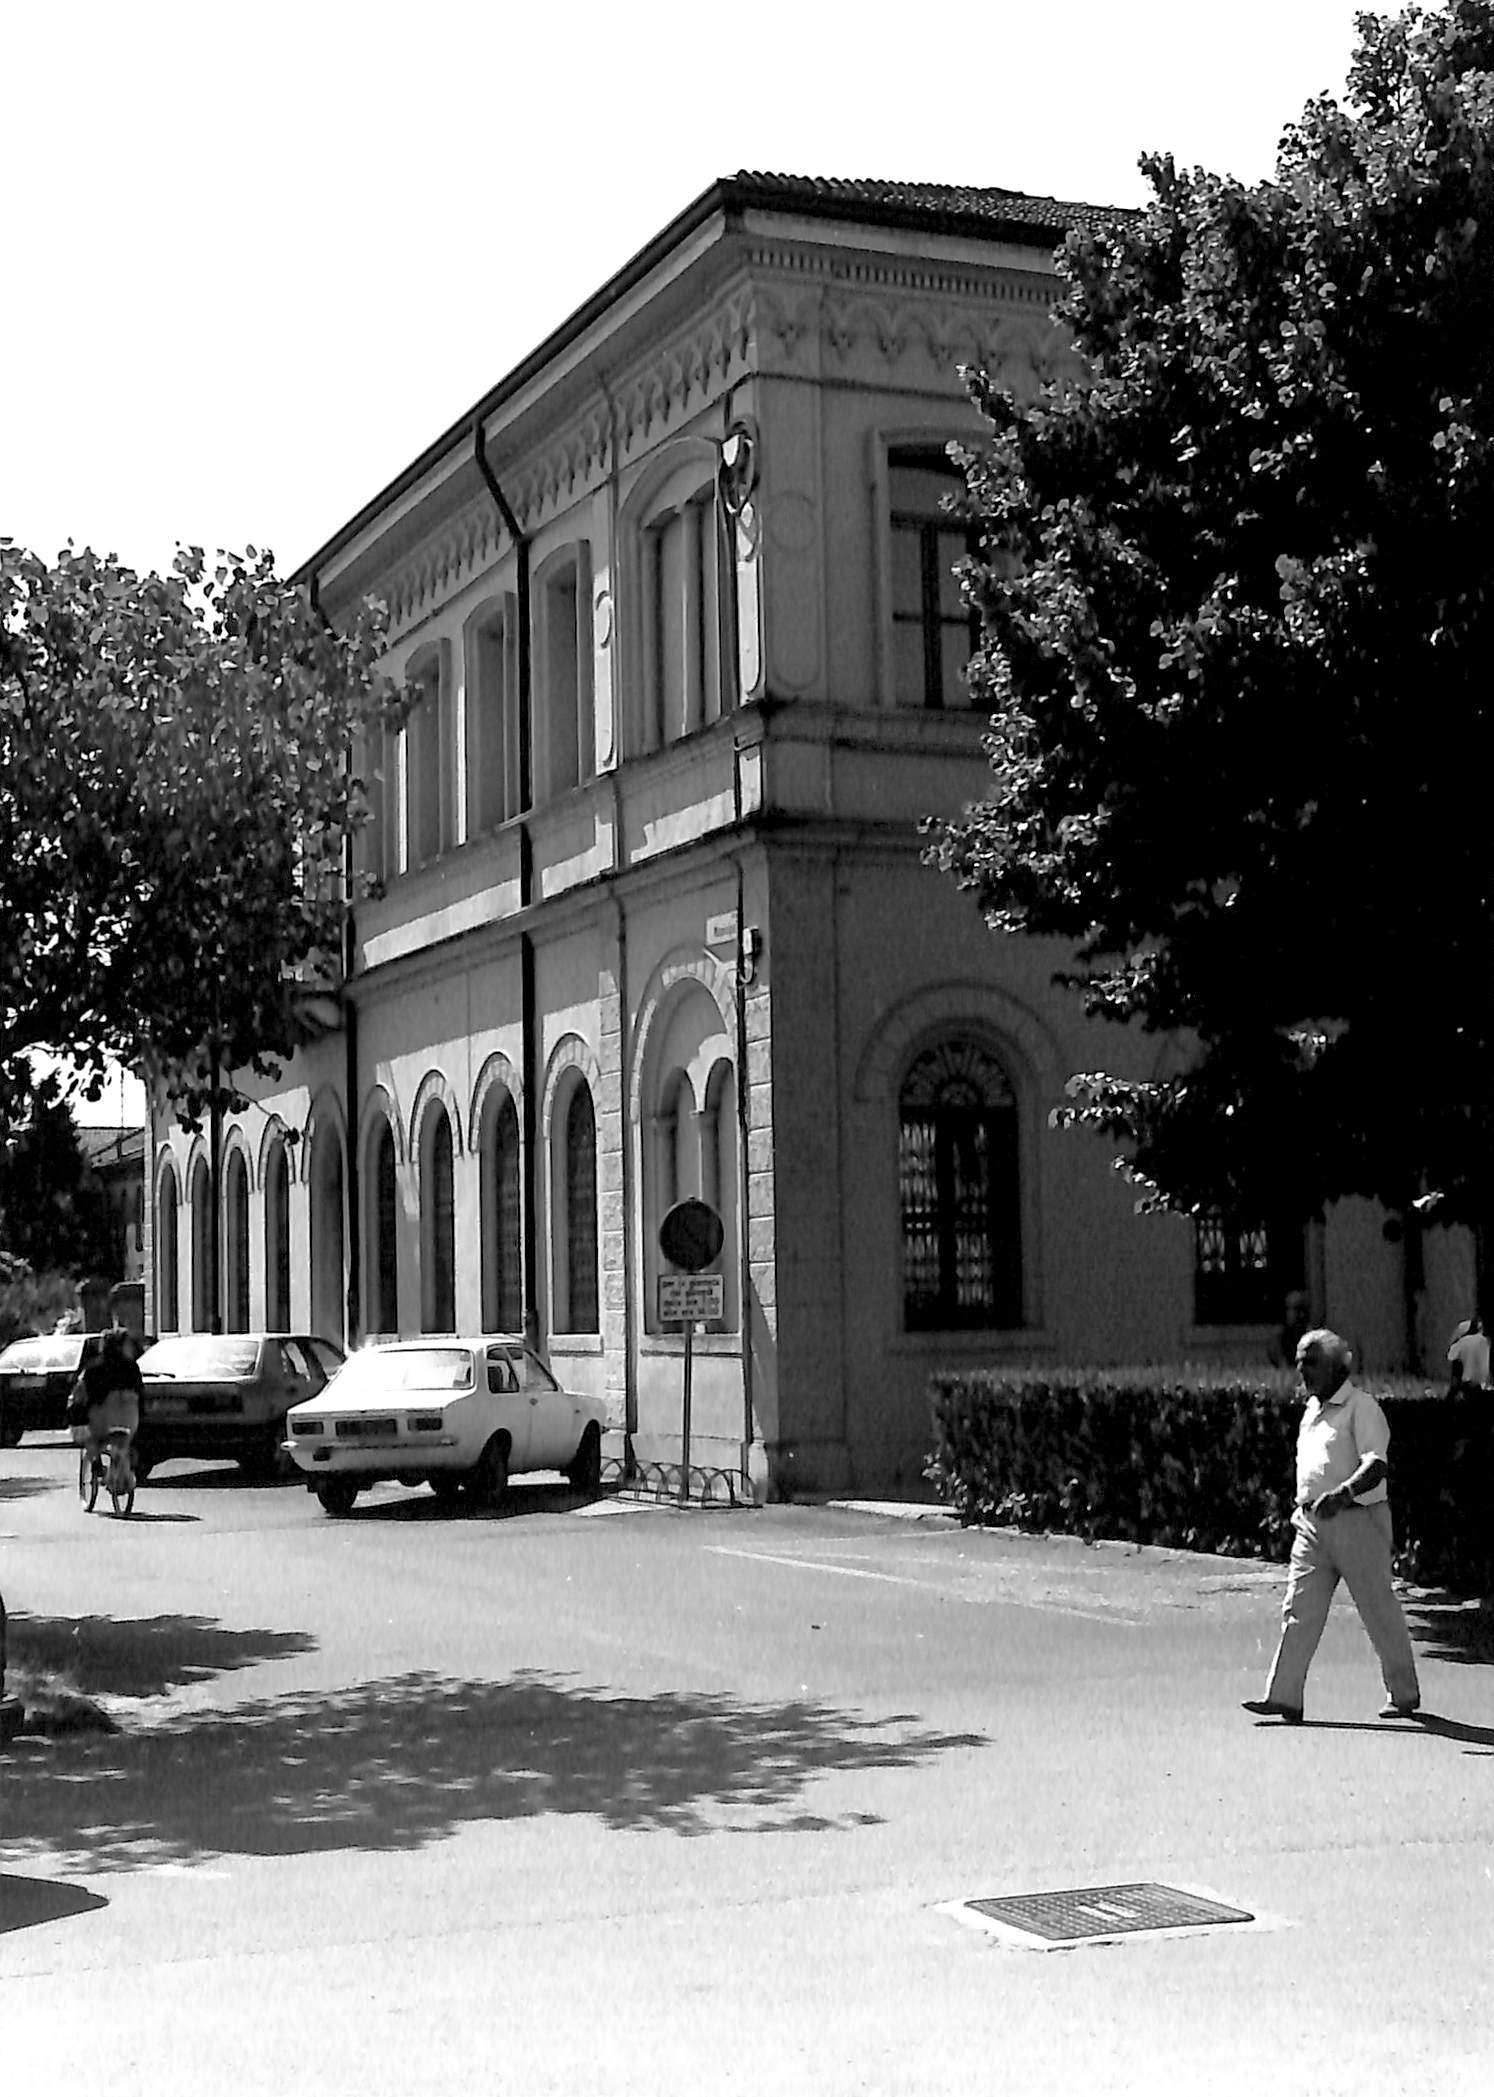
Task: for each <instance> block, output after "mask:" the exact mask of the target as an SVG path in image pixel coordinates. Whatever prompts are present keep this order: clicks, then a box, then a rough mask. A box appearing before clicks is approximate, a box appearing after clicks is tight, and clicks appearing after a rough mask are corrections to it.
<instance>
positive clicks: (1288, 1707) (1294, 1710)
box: [1240, 1697, 1302, 1726]
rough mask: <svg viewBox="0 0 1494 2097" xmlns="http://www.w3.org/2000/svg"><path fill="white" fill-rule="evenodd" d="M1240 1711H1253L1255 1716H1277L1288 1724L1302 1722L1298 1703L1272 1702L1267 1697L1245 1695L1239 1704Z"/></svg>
mask: <svg viewBox="0 0 1494 2097" xmlns="http://www.w3.org/2000/svg"><path fill="white" fill-rule="evenodd" d="M1240 1709H1241V1710H1242V1711H1253V1712H1254V1713H1255V1716H1256V1717H1257V1718H1279V1719H1283V1720H1285V1722H1286V1724H1287V1725H1289V1726H1300V1725H1301V1723H1302V1706H1301V1705H1300V1704H1273V1703H1272V1702H1271V1700H1270V1698H1269V1697H1247V1698H1246V1699H1245V1701H1244V1703H1243V1704H1242V1705H1241V1706H1240Z"/></svg>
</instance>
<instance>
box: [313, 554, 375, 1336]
mask: <svg viewBox="0 0 1494 2097" xmlns="http://www.w3.org/2000/svg"><path fill="white" fill-rule="evenodd" d="M308 594H309V595H310V598H311V609H312V610H313V611H314V612H315V613H316V615H317V617H318V618H319V619H320V620H321V622H322V624H323V626H324V627H325V628H326V629H327V631H328V633H331V632H332V631H333V630H334V629H333V625H332V621H331V620H330V619H329V618H328V617H327V614H326V612H325V611H324V610H323V609H322V596H321V589H320V586H319V585H318V582H317V578H316V576H315V575H313V576H312V577H311V580H310V583H309V584H308ZM343 769H344V771H346V772H351V771H352V769H353V753H352V750H351V749H349V750H348V752H347V753H346V755H345V756H344V758H343ZM342 898H343V901H342V1026H343V1035H342V1051H343V1065H342V1082H343V1090H344V1093H345V1094H346V1097H347V1125H348V1154H347V1157H346V1159H345V1160H344V1162H343V1173H344V1178H343V1185H344V1188H345V1189H346V1195H347V1211H348V1220H347V1247H348V1271H347V1287H346V1291H345V1294H344V1299H343V1335H342V1337H343V1344H344V1345H345V1346H346V1347H347V1348H348V1349H349V1351H351V1349H352V1347H353V1343H354V1341H355V1340H356V1339H357V1338H358V1336H359V1334H360V1333H361V1332H362V1329H363V1203H362V1200H361V1198H360V1195H359V1191H358V1120H359V1112H358V1104H359V1102H358V1007H357V1006H356V1005H355V1004H354V1003H353V1000H352V998H351V997H350V996H349V995H348V985H349V984H350V983H351V982H352V980H353V957H354V952H355V944H356V942H355V934H354V928H353V840H352V838H351V837H348V836H346V835H345V836H344V837H343V841H342Z"/></svg>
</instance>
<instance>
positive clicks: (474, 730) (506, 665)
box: [466, 596, 524, 837]
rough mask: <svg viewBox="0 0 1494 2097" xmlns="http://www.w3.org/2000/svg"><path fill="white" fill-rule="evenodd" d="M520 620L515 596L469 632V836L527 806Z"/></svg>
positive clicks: (490, 611) (476, 621)
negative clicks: (521, 720) (522, 765)
mask: <svg viewBox="0 0 1494 2097" xmlns="http://www.w3.org/2000/svg"><path fill="white" fill-rule="evenodd" d="M518 642H519V621H518V607H517V603H516V601H515V599H514V598H512V597H509V596H504V597H501V598H500V599H499V600H498V601H497V603H495V604H491V605H488V606H486V607H485V608H484V609H483V610H482V611H481V612H480V613H478V614H477V615H476V616H475V617H474V619H473V621H472V623H471V625H470V626H469V627H468V629H467V719H466V733H467V835H468V837H481V836H483V835H484V833H485V832H487V831H489V830H496V829H497V828H498V826H499V824H500V823H506V822H507V821H508V819H509V817H510V816H513V815H517V814H518V812H519V810H520V808H522V806H523V805H524V802H523V792H522V787H521V782H520V779H519V716H518V707H519V645H518Z"/></svg>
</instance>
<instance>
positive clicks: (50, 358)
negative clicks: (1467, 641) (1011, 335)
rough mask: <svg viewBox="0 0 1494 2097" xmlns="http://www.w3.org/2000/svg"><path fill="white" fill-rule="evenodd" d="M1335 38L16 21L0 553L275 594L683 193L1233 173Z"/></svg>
mask: <svg viewBox="0 0 1494 2097" xmlns="http://www.w3.org/2000/svg"><path fill="white" fill-rule="evenodd" d="M1354 12H1355V0H1249V4H1248V5H1240V6H1231V7H1226V6H1222V5H1219V4H1218V0H1069V4H1068V5H1067V6H1062V5H1060V6H1054V5H1052V4H1045V0H984V4H979V0H978V4H977V5H975V6H973V7H967V6H959V5H956V4H953V0H950V4H946V5H945V6H943V7H941V8H937V9H936V8H933V7H930V6H929V5H928V4H927V0H924V4H914V5H908V6H906V7H904V8H901V9H898V10H894V9H893V8H891V7H881V6H879V7H872V8H865V9H861V10H854V11H853V10H852V9H850V8H848V7H846V6H844V5H843V4H840V5H830V4H827V0H753V4H752V5H750V6H742V5H738V6H728V7H693V8H687V7H682V6H667V5H661V4H659V0H654V4H653V5H650V6H647V7H643V6H635V7H631V8H626V7H620V6H619V7H612V8H607V9H604V8H602V7H601V6H599V5H597V4H596V0H568V4H562V5H550V6H547V5H545V4H543V0H540V4H533V0H525V4H523V5H518V4H515V0H498V4H490V5H486V6H479V5H463V4H460V0H424V4H423V5H419V6H416V5H410V4H403V5H399V6H395V5H391V4H389V0H363V4H361V5H353V4H351V0H341V4H332V0H292V4H285V0H257V4H256V5H254V6H248V5H244V4H242V0H239V4H231V0H186V4H177V5H172V4H165V0H135V4H129V0H75V4H72V5H68V6H61V5H48V4H41V5H21V4H17V5H15V6H12V7H10V8H8V9H7V10H6V22H5V34H4V57H3V69H4V74H5V105H6V106H5V114H4V121H3V124H0V185H3V186H0V195H3V196H4V199H5V206H6V209H5V218H6V227H7V233H8V239H7V243H6V245H7V250H8V252H7V254H6V257H5V264H4V274H3V277H0V282H3V284H4V287H5V294H4V306H5V309H6V310H5V312H4V314H3V317H0V416H3V419H0V533H5V534H8V535H9V536H10V537H12V538H14V539H18V540H20V541H21V542H22V543H23V544H26V545H29V546H31V547H32V548H34V549H35V550H36V551H38V552H40V553H43V554H46V555H49V556H50V555H52V554H54V553H55V552H56V551H57V550H58V548H59V547H60V546H61V545H62V544H63V543H64V542H65V541H66V540H67V539H68V538H69V537H72V538H74V539H76V540H77V541H79V542H80V543H89V544H92V545H94V546H95V547H98V548H100V549H102V550H105V551H115V552H118V553H119V554H120V555H121V556H122V557H123V558H124V559H126V560H127V561H129V562H131V563H132V564H133V565H135V566H137V567H142V568H145V567H165V566H166V565H168V564H169V562H170V559H171V556H172V553H173V551H174V548H175V546H176V544H177V543H178V541H187V542H190V541H197V542H199V543H202V544H204V545H206V546H207V547H208V548H209V549H212V548H214V547H218V546H228V547H232V548H235V549H239V548H242V547H243V546H245V545H247V544H251V543H252V544H254V545H256V546H260V547H263V546H269V547H271V548H272V549H273V550H274V552H275V554H276V556H277V558H278V560H279V563H280V565H281V567H282V568H283V569H291V568H294V567H296V566H297V565H299V563H300V562H302V561H303V560H305V559H306V558H307V557H308V556H309V555H310V554H311V553H313V552H314V551H315V550H316V548H317V547H318V546H320V545H321V544H322V542H323V541H324V540H326V539H327V538H329V537H330V536H331V535H332V533H333V532H334V531H335V530H336V529H337V527H338V526H339V525H340V524H342V523H343V522H344V521H345V520H346V519H347V518H348V517H349V516H351V515H352V514H353V513H354V512H355V511H356V510H357V509H359V508H360V507H361V506H362V504H363V503H364V502H366V501H367V500H368V499H369V498H370V497H371V496H373V495H375V494H376V493H377V492H378V490H379V489H380V488H381V487H382V486H384V484H385V483H386V482H387V481H389V480H390V479H392V478H393V477H394V475H395V474H397V473H398V472H399V471H400V469H401V468H402V467H403V466H405V465H406V464H408V462H409V461H410V460H411V459H412V458H413V457H414V456H415V455H416V454H417V453H418V452H419V451H421V450H422V449H423V448H424V447H425V445H426V444H428V443H429V442H430V441H431V440H432V439H433V438H435V437H436V436H438V435H439V434H440V432H441V431H442V430H443V429H445V428H446V427H447V425H448V424H450V423H452V422H453V421H455V420H456V419H457V418H458V416H460V415H462V414H464V413H465V411H466V410H467V409H468V408H469V407H471V406H472V404H473V403H474V402H475V401H476V400H477V399H478V398H479V397H480V396H481V395H482V394H483V393H485V392H486V391H487V390H488V389H489V388H490V387H491V386H493V385H494V384H496V383H497V381H498V380H499V379H501V378H502V377H503V376H504V375H505V373H507V372H508V371H509V370H511V369H512V367H513V366H514V365H515V364H516V363H518V362H519V361H520V359H521V358H522V357H523V356H524V355H526V354H527V352H528V351H529V350H531V349H532V348H534V347H535V346H536V344H537V343H539V342H540V341H541V340H542V338H543V337H544V336H545V335H546V334H547V333H548V332H549V331H550V330H551V328H553V327H554V326H556V325H557V324H558V323H559V322H560V321H562V320H563V319H565V317H566V316H567V315H568V314H569V313H571V312H572V311H573V310H574V309H575V308H576V307H577V306H578V305H580V304H581V302H582V301H583V300H584V299H585V298H587V297H588V296H589V295H590V294H591V293H592V292H593V291H595V290H597V289H598V288H599V287H600V286H601V285H602V284H603V283H604V282H605V281H606V280H607V278H608V277H610V276H611V275H612V274H613V272H614V271H615V270H617V269H618V268H619V267H620V266H621V265H622V264H623V263H624V262H626V261H627V259H628V258H629V257H630V256H631V255H632V254H634V253H635V252H636V251H637V250H638V249H639V248H640V247H642V246H643V245H644V244H645V243H646V242H647V241H648V240H649V239H650V238H651V237H652V236H653V235H654V234H655V233H657V232H658V231H660V230H661V229H662V228H663V227H664V226H665V225H666V224H667V223H668V221H669V220H670V219H671V218H673V217H674V216H675V214H676V213H677V212H679V211H681V210H683V209H684V207H685V206H686V205H687V204H689V203H690V202H691V201H692V200H693V199H694V198H695V197H696V196H697V195H698V194H699V193H700V192H701V191H702V190H703V189H705V188H706V187H708V186H709V184H710V183H711V182H712V181H713V180H714V179H715V178H716V177H717V176H719V175H724V174H730V173H733V172H735V171H736V170H737V169H739V168H744V167H745V168H760V169H767V170H771V171H773V172H778V173H794V174H816V175H841V176H884V177H903V178H905V179H917V180H924V181H939V182H968V183H993V184H998V185H1001V186H1003V187H1007V188H1012V189H1023V190H1029V191H1033V192H1035V193H1038V194H1046V195H1053V196H1060V197H1068V198H1083V199H1086V200H1089V201H1092V202H1097V203H1139V202H1141V201H1142V198H1143V190H1142V185H1141V182H1140V178H1139V176H1138V175H1137V172H1136V161H1137V157H1138V155H1139V154H1140V153H1141V152H1143V151H1145V150H1149V149H1156V150H1167V151H1171V152H1172V153H1173V154H1174V155H1175V156H1176V158H1177V159H1178V160H1179V161H1182V162H1184V163H1186V164H1188V165H1202V166H1206V167H1210V168H1213V169H1215V170H1217V171H1221V172H1229V173H1232V174H1235V175H1238V176H1240V177H1242V178H1244V179H1246V180H1254V179H1258V178H1259V177H1261V176H1263V175H1265V174H1268V173H1269V172H1270V171H1271V168H1272V165H1273V162H1274V157H1275V150H1276V144H1277V140H1278V139H1279V137H1280V133H1281V130H1282V127H1283V125H1284V124H1286V123H1287V122H1289V121H1291V120H1292V119H1293V118H1295V117H1296V116H1297V115H1298V114H1299V113H1300V111H1301V108H1302V106H1303V104H1304V103H1305V101H1306V100H1307V99H1308V98H1309V97H1310V96H1311V95H1314V94H1316V93H1318V92H1320V91H1323V90H1329V91H1331V92H1333V93H1338V92H1340V91H1341V89H1342V85H1343V80H1344V73H1345V69H1346V66H1347V63H1348V59H1349V55H1350V52H1351V49H1352V44H1353V17H1354ZM898 24H901V27H900V28H899V27H896V26H895V25H898Z"/></svg>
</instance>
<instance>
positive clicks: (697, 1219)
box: [659, 1200, 726, 1507]
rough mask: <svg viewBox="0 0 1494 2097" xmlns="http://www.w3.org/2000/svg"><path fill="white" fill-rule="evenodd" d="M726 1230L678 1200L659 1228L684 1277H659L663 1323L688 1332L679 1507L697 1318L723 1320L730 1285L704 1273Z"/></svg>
mask: <svg viewBox="0 0 1494 2097" xmlns="http://www.w3.org/2000/svg"><path fill="white" fill-rule="evenodd" d="M724 1237H725V1231H724V1230H723V1228H722V1223H721V1218H720V1217H719V1216H718V1215H717V1214H716V1211H715V1210H714V1209H713V1208H712V1207H711V1206H710V1204H709V1202H704V1201H694V1200H690V1201H679V1202H676V1203H675V1205H674V1207H673V1208H672V1209H671V1210H670V1211H669V1214H668V1215H667V1216H666V1217H665V1218H664V1221H663V1222H662V1223H661V1224H660V1225H659V1250H660V1251H661V1252H662V1253H663V1255H664V1257H665V1259H666V1260H668V1261H670V1263H671V1264H672V1265H673V1266H675V1267H680V1268H683V1269H684V1272H683V1273H681V1274H661V1275H660V1276H659V1323H660V1324H661V1325H683V1326H684V1328H685V1395H684V1406H683V1411H682V1415H681V1424H680V1505H681V1507H683V1506H684V1505H685V1504H686V1502H687V1501H688V1500H689V1498H690V1378H691V1361H692V1353H693V1346H694V1338H695V1322H696V1320H697V1319H701V1320H704V1321H709V1320H710V1319H712V1318H719V1317H721V1315H722V1313H723V1311H724V1309H725V1303H726V1284H725V1282H724V1280H723V1279H722V1277H721V1276H720V1275H719V1274H702V1273H701V1271H700V1270H701V1268H702V1267H709V1266H710V1264H711V1262H712V1260H714V1259H715V1258H717V1256H718V1255H719V1253H720V1251H721V1245H722V1240H723V1239H724Z"/></svg>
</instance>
